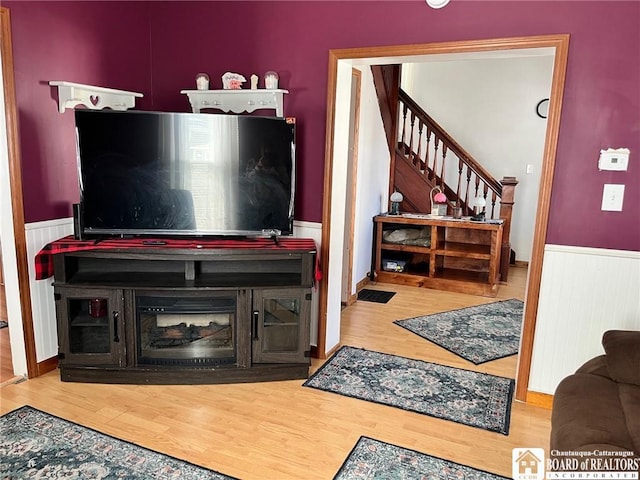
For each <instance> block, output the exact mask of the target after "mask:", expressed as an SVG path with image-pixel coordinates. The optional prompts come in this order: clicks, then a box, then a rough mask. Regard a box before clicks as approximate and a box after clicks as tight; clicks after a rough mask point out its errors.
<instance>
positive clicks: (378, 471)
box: [333, 437, 507, 480]
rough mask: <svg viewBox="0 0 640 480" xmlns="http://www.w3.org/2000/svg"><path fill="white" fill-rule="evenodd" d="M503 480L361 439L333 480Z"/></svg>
mask: <svg viewBox="0 0 640 480" xmlns="http://www.w3.org/2000/svg"><path fill="white" fill-rule="evenodd" d="M431 478H432V479H451V480H462V479H464V480H504V479H507V477H502V476H500V475H494V474H493V473H489V472H485V471H483V470H476V469H475V468H471V467H467V466H465V465H460V464H459V463H455V462H450V461H448V460H443V459H442V458H438V457H432V456H431V455H426V454H424V453H420V452H417V451H415V450H410V449H408V448H402V447H398V446H397V445H392V444H390V443H385V442H381V441H379V440H374V439H373V438H369V437H360V439H359V440H358V443H356V446H355V447H353V450H351V453H350V454H349V456H348V457H347V459H346V460H345V461H344V463H343V464H342V467H340V470H339V471H338V473H337V474H336V476H335V477H333V480H360V479H369V480H371V479H384V480H391V479H393V480H416V479H431Z"/></svg>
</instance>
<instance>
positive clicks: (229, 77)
mask: <svg viewBox="0 0 640 480" xmlns="http://www.w3.org/2000/svg"><path fill="white" fill-rule="evenodd" d="M246 81H247V79H246V78H244V77H243V76H242V75H240V74H239V73H232V72H226V73H225V74H224V75H222V88H224V89H225V90H240V89H241V88H242V84H243V83H244V82H246Z"/></svg>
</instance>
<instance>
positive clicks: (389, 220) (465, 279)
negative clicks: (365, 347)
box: [372, 214, 503, 297]
mask: <svg viewBox="0 0 640 480" xmlns="http://www.w3.org/2000/svg"><path fill="white" fill-rule="evenodd" d="M502 229H503V226H502V222H501V221H491V222H483V221H481V222H475V221H471V220H470V219H469V218H463V219H454V218H452V217H435V216H432V215H420V214H403V215H378V216H376V217H375V218H374V242H375V248H374V260H373V263H374V265H373V269H372V271H373V272H374V278H375V280H377V281H379V282H385V283H397V284H403V285H412V286H415V287H426V288H435V289H439V290H449V291H453V292H460V293H468V294H471V295H483V296H488V297H495V296H496V294H497V292H498V284H499V281H500V245H501V243H502Z"/></svg>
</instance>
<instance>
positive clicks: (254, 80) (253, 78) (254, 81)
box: [251, 73, 258, 90]
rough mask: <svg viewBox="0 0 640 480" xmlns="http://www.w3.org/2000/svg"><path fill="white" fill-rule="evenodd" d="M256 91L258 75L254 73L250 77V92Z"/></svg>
mask: <svg viewBox="0 0 640 480" xmlns="http://www.w3.org/2000/svg"><path fill="white" fill-rule="evenodd" d="M257 89H258V75H256V74H255V73H254V74H253V75H251V90H257Z"/></svg>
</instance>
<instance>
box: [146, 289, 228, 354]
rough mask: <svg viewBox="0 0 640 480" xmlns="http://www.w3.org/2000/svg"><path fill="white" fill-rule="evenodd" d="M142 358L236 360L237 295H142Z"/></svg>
mask: <svg viewBox="0 0 640 480" xmlns="http://www.w3.org/2000/svg"><path fill="white" fill-rule="evenodd" d="M136 304H137V314H138V315H137V322H138V324H137V327H138V345H137V348H138V362H139V363H142V364H163V365H164V364H170V365H189V364H205V365H218V364H228V363H234V362H235V341H234V330H235V316H236V299H235V297H185V298H167V297H138V298H137V299H136Z"/></svg>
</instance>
